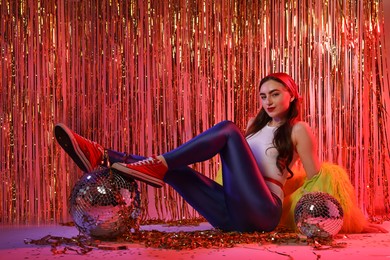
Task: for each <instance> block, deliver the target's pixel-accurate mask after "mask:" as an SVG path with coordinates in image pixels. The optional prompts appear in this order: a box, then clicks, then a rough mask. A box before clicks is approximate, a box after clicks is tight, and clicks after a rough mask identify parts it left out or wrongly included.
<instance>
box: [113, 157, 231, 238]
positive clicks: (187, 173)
mask: <svg viewBox="0 0 390 260" xmlns="http://www.w3.org/2000/svg"><path fill="white" fill-rule="evenodd" d="M107 155H108V159H109V162H110V163H111V164H113V163H115V162H124V163H133V162H137V161H140V160H143V159H145V157H143V156H139V155H133V154H126V153H120V152H117V151H114V150H107ZM164 182H166V183H168V184H169V185H170V186H171V187H173V188H174V189H175V190H176V191H177V192H178V193H179V194H180V195H181V196H182V197H183V199H184V200H185V201H186V202H187V203H188V204H190V205H191V206H192V207H193V208H194V209H196V210H197V211H198V212H199V214H201V215H202V216H203V217H204V218H205V219H206V220H207V221H208V222H209V223H210V224H211V225H212V226H214V227H217V228H220V229H222V230H234V227H233V226H232V225H231V223H232V222H231V220H230V218H229V214H228V211H227V208H226V204H225V194H224V191H223V187H222V186H221V185H219V184H218V183H216V182H215V181H213V180H211V179H210V178H208V177H206V176H204V175H203V174H201V173H199V172H197V171H195V170H193V169H192V168H190V167H187V166H185V167H181V168H177V169H174V170H168V172H167V173H166V174H165V177H164Z"/></svg>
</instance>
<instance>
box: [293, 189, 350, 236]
mask: <svg viewBox="0 0 390 260" xmlns="http://www.w3.org/2000/svg"><path fill="white" fill-rule="evenodd" d="M343 216H344V212H343V209H342V207H341V205H340V203H339V202H338V201H337V200H336V199H335V198H334V197H333V196H331V195H330V194H328V193H325V192H310V193H306V194H304V195H303V196H302V197H301V198H300V199H299V201H298V202H297V205H296V207H295V210H294V217H295V224H296V225H297V227H298V230H299V231H300V232H301V233H302V234H304V235H306V236H307V237H309V238H332V237H333V236H335V235H337V233H338V232H339V231H340V229H341V227H342V226H343Z"/></svg>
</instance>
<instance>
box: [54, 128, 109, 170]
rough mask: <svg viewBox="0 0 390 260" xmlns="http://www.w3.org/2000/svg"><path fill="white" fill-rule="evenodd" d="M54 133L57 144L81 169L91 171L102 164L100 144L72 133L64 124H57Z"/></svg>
mask: <svg viewBox="0 0 390 260" xmlns="http://www.w3.org/2000/svg"><path fill="white" fill-rule="evenodd" d="M54 133H55V137H56V139H57V142H58V143H59V145H60V146H61V147H62V148H63V149H64V150H65V152H66V153H67V154H69V156H70V157H71V158H72V159H73V161H74V162H75V163H76V164H77V166H78V167H79V168H80V169H81V170H82V171H84V172H91V171H92V170H94V169H95V168H96V167H98V166H99V165H101V164H102V161H103V159H104V148H103V146H101V145H100V144H98V143H96V142H93V141H91V140H88V139H86V138H84V137H82V136H80V135H78V134H76V133H74V132H73V131H72V130H70V129H69V128H68V127H66V126H65V125H64V124H57V125H56V126H55V127H54Z"/></svg>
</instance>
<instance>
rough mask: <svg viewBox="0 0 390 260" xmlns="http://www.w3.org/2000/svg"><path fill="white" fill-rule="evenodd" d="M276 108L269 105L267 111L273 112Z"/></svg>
mask: <svg viewBox="0 0 390 260" xmlns="http://www.w3.org/2000/svg"><path fill="white" fill-rule="evenodd" d="M274 110H275V108H274V107H268V108H267V111H268V112H272V111H274Z"/></svg>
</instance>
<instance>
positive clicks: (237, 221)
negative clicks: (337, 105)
mask: <svg viewBox="0 0 390 260" xmlns="http://www.w3.org/2000/svg"><path fill="white" fill-rule="evenodd" d="M259 90H260V99H261V104H262V107H261V109H260V112H259V113H258V115H257V116H256V117H255V118H254V119H253V120H251V121H250V122H249V124H248V128H247V133H246V135H245V136H244V135H242V133H241V131H240V130H239V129H238V128H237V126H236V125H235V124H233V123H232V122H230V121H223V122H221V123H219V124H217V125H215V126H213V127H212V128H210V129H208V130H207V131H205V132H203V133H202V134H200V135H198V136H196V137H195V138H193V139H191V140H190V141H188V142H187V143H185V144H183V145H181V146H179V147H178V148H176V149H174V150H172V151H170V152H167V153H164V154H162V155H159V156H153V157H150V158H146V159H145V158H144V157H139V156H134V155H126V154H123V153H119V152H116V151H113V150H108V149H105V148H103V146H101V145H99V144H97V143H95V142H92V141H89V140H87V139H84V138H83V137H81V136H79V135H77V134H75V133H74V132H72V131H71V130H70V129H68V128H67V127H66V126H64V125H63V124H58V125H56V127H55V134H56V138H57V140H58V142H59V144H60V145H61V146H62V147H63V148H64V150H65V151H66V152H67V153H68V154H69V155H70V156H71V157H72V159H73V160H74V161H75V162H76V164H77V165H78V166H79V167H80V168H81V169H82V170H83V171H85V172H89V171H92V170H93V169H94V168H96V167H97V166H99V165H100V164H101V163H102V161H103V160H108V161H109V162H110V163H111V164H112V168H113V169H116V170H117V171H118V172H119V173H120V174H122V175H125V176H129V177H132V178H134V179H137V180H141V181H143V182H146V183H148V184H150V185H152V186H154V187H161V186H162V185H163V184H164V183H167V184H169V185H171V186H172V187H173V188H174V189H175V190H176V191H177V192H178V193H179V194H180V195H181V196H182V197H183V198H184V199H185V200H186V201H187V202H188V203H189V204H190V205H191V206H192V207H193V208H194V209H196V210H197V211H198V212H199V213H200V214H201V215H202V216H204V217H205V218H206V219H207V220H208V221H209V223H210V224H211V225H213V226H214V227H216V228H219V229H222V230H225V231H272V230H274V229H275V228H276V227H277V225H278V224H279V221H280V219H281V215H282V201H283V199H284V194H283V186H284V184H285V183H286V180H287V179H288V178H290V177H292V176H293V172H292V170H291V167H292V165H293V164H294V162H295V161H296V160H297V159H298V158H300V160H301V162H302V165H303V167H304V170H305V172H306V175H307V179H308V180H310V179H311V178H312V177H313V176H315V175H316V174H317V173H318V172H319V171H320V168H321V163H320V162H319V159H318V157H317V150H316V144H315V140H314V137H313V135H312V132H311V130H310V128H309V126H308V125H307V124H306V123H304V122H302V121H300V120H299V114H300V113H299V104H300V96H299V94H298V88H297V85H296V84H295V82H294V80H293V79H292V78H291V77H290V76H289V75H287V74H285V73H274V74H270V75H268V76H266V77H265V78H264V79H262V80H261V82H260V89H259ZM217 154H219V155H220V157H221V162H222V179H223V185H221V184H219V183H217V182H216V181H214V180H212V179H210V178H208V177H206V176H204V175H202V174H201V173H199V172H196V171H195V170H193V169H192V168H190V167H188V165H190V164H193V163H196V162H201V161H205V160H207V159H210V158H212V157H213V156H215V155H217Z"/></svg>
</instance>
